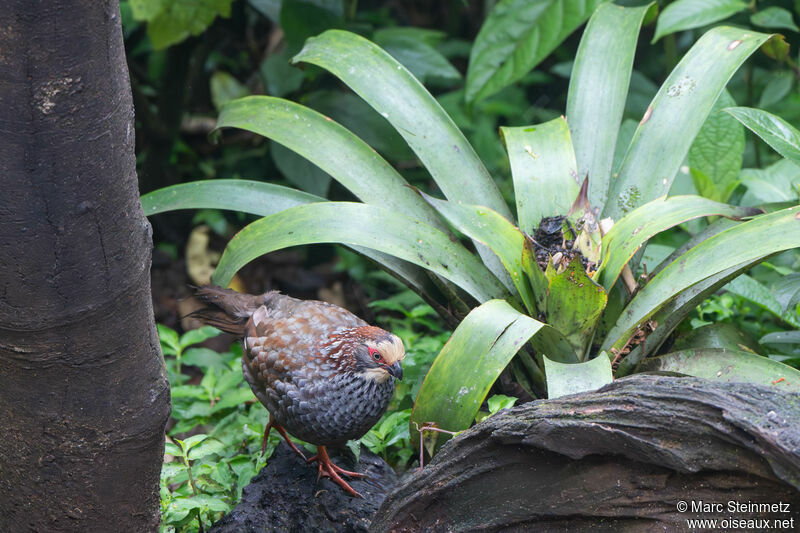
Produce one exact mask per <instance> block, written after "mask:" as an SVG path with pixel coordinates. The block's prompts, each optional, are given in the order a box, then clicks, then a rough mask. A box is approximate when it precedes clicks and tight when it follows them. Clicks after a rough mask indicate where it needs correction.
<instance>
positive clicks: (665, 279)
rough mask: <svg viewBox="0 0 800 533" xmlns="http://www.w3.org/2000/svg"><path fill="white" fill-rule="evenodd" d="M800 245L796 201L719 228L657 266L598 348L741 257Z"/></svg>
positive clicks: (619, 339) (616, 343)
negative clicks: (781, 207)
mask: <svg viewBox="0 0 800 533" xmlns="http://www.w3.org/2000/svg"><path fill="white" fill-rule="evenodd" d="M796 247H800V206H797V207H793V208H790V209H784V210H781V211H776V212H775V213H770V214H768V215H763V216H760V217H758V218H755V219H753V220H750V221H748V222H743V223H741V224H739V225H737V226H734V227H732V228H730V229H727V230H725V231H722V232H720V233H718V234H716V235H714V236H713V237H711V238H709V239H708V240H706V241H704V242H703V243H701V244H699V245H697V246H696V247H694V248H692V249H691V250H689V251H688V252H686V253H685V254H684V255H683V256H681V257H680V258H678V259H677V260H675V261H674V262H672V263H671V264H670V265H669V266H667V267H666V268H664V269H663V270H662V271H661V272H659V273H658V274H657V275H656V276H655V277H654V278H653V279H652V280H650V282H649V283H648V284H647V285H645V287H644V288H643V289H642V290H641V291H640V292H639V293H638V294H637V295H636V296H635V297H634V299H633V300H632V301H631V303H630V304H628V307H626V308H625V311H624V312H623V313H622V316H620V318H619V320H617V323H616V324H615V325H614V327H613V328H612V330H611V331H610V332H609V333H608V335H607V336H606V339H605V340H604V342H603V345H602V349H604V350H609V351H610V349H611V348H612V347H613V348H617V349H620V348H622V346H623V345H624V344H625V343H626V342H627V340H628V338H629V337H630V336H631V334H632V333H633V332H634V330H635V329H636V327H637V326H638V325H639V324H642V323H643V322H644V321H645V320H647V319H648V318H649V317H651V316H652V315H653V313H655V312H656V311H658V310H659V309H660V308H661V307H662V306H663V305H664V304H665V303H666V302H668V301H669V300H670V299H671V298H673V297H674V296H675V295H677V294H679V293H681V292H682V291H684V290H685V289H686V288H687V287H690V286H692V285H694V284H695V283H697V282H699V281H702V280H704V279H706V278H709V277H711V276H713V275H714V274H717V273H719V272H722V271H724V270H726V269H729V268H731V267H733V266H736V265H738V264H740V263H743V262H748V261H755V260H757V259H759V258H763V257H765V256H767V255H770V254H773V253H776V252H780V251H783V250H788V249H790V248H796Z"/></svg>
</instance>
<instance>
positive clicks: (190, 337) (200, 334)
mask: <svg viewBox="0 0 800 533" xmlns="http://www.w3.org/2000/svg"><path fill="white" fill-rule="evenodd" d="M220 333H222V332H221V331H220V330H218V329H217V328H213V327H211V326H203V327H201V328H197V329H193V330H190V331H187V332H186V333H184V334H183V335H182V336H181V348H186V347H187V346H191V345H192V344H199V343H201V342H203V341H205V340H207V339H210V338H212V337H216V336H217V335H219V334H220Z"/></svg>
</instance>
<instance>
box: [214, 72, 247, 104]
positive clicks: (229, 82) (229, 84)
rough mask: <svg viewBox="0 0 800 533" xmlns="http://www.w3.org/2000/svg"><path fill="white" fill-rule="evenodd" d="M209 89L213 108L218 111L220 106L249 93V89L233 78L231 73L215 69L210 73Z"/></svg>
mask: <svg viewBox="0 0 800 533" xmlns="http://www.w3.org/2000/svg"><path fill="white" fill-rule="evenodd" d="M209 86H210V87H209V88H210V91H211V102H212V103H213V104H214V108H215V109H216V110H217V111H219V110H220V109H222V106H224V105H225V104H227V103H228V102H230V101H231V100H236V99H237V98H242V97H243V96H247V95H248V94H250V90H249V89H248V88H247V86H245V85H244V84H243V83H242V82H240V81H239V80H237V79H236V78H234V77H233V76H232V75H231V74H229V73H227V72H223V71H217V72H215V73H214V74H212V75H211V80H210V82H209Z"/></svg>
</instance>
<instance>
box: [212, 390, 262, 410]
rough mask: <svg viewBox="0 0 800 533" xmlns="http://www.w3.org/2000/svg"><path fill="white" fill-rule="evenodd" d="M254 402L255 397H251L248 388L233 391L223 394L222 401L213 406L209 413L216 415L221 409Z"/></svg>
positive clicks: (250, 391) (251, 394)
mask: <svg viewBox="0 0 800 533" xmlns="http://www.w3.org/2000/svg"><path fill="white" fill-rule="evenodd" d="M255 400H256V397H255V396H254V395H253V391H252V390H250V389H249V388H246V389H245V388H237V389H233V390H232V391H229V392H227V393H225V394H224V395H223V396H222V399H221V400H220V401H218V402H217V403H215V404H214V407H212V408H211V412H212V413H216V412H217V411H222V410H223V409H228V408H229V407H235V406H237V405H242V404H244V403H245V402H253V401H255Z"/></svg>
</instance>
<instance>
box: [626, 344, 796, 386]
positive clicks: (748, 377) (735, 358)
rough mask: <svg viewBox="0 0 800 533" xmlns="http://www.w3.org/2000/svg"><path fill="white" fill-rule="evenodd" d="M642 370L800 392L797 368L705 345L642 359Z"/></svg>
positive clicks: (742, 352) (743, 352) (746, 353)
mask: <svg viewBox="0 0 800 533" xmlns="http://www.w3.org/2000/svg"><path fill="white" fill-rule="evenodd" d="M640 370H642V371H645V372H657V371H660V372H677V373H679V374H686V375H687V376H696V377H699V378H706V379H711V380H715V381H724V382H728V383H753V384H756V385H765V386H767V387H774V388H775V389H776V390H782V391H786V392H800V371H798V370H796V369H794V368H792V367H790V366H788V365H785V364H783V363H779V362H777V361H773V360H771V359H768V358H766V357H762V356H760V355H754V354H752V353H750V352H745V351H736V350H730V349H719V348H707V349H698V350H683V351H679V352H673V353H668V354H666V355H662V356H661V357H656V358H653V359H648V360H646V361H645V362H644V363H643V364H642V366H641V367H640Z"/></svg>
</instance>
